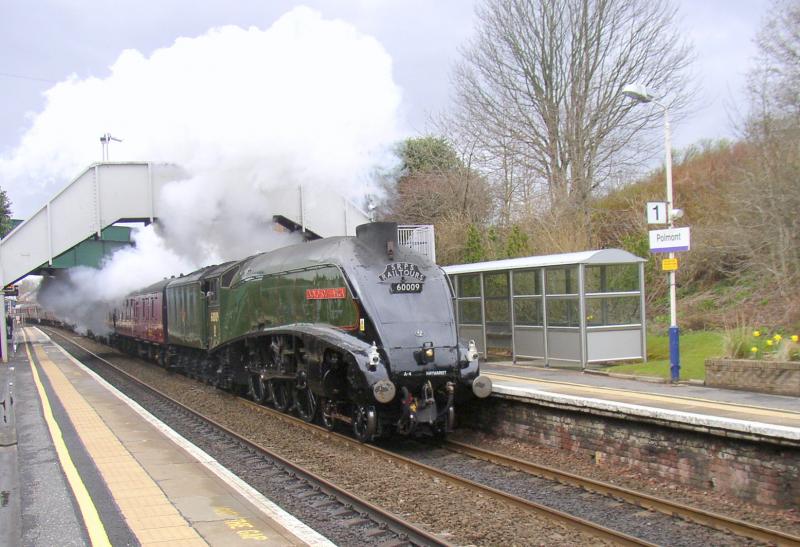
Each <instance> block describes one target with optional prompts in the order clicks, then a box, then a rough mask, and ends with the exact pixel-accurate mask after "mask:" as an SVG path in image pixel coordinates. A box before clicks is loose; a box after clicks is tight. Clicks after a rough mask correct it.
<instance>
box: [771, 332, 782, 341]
mask: <svg viewBox="0 0 800 547" xmlns="http://www.w3.org/2000/svg"><path fill="white" fill-rule="evenodd" d="M773 338H774V339H775V341H776V342H780V341H781V340H783V336H781V335H780V334H776V335H775V336H773Z"/></svg>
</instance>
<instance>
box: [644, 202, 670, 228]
mask: <svg viewBox="0 0 800 547" xmlns="http://www.w3.org/2000/svg"><path fill="white" fill-rule="evenodd" d="M647 223H648V224H666V223H667V204H666V203H665V202H663V201H648V202H647Z"/></svg>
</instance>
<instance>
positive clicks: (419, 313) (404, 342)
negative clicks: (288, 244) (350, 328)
mask: <svg viewBox="0 0 800 547" xmlns="http://www.w3.org/2000/svg"><path fill="white" fill-rule="evenodd" d="M356 233H357V236H356V252H355V253H354V259H355V264H353V267H352V269H348V268H346V271H347V273H348V274H350V279H351V281H352V282H354V284H356V285H357V288H356V290H357V292H358V295H359V297H360V300H361V304H362V306H363V307H364V310H365V312H366V314H367V315H368V316H370V317H371V318H372V322H373V323H374V328H375V331H376V333H377V337H378V338H379V340H378V341H377V343H376V346H375V349H376V351H377V353H378V355H379V356H380V359H381V362H382V363H383V364H384V365H385V367H386V369H387V372H388V380H389V381H390V382H391V384H392V385H391V386H389V385H388V384H387V383H386V382H382V383H380V384H379V383H376V384H375V385H374V389H373V392H374V397H375V401H376V402H378V403H381V404H382V405H383V407H384V408H381V410H382V411H383V413H384V416H385V420H384V421H386V422H389V424H388V425H389V426H392V427H394V428H395V429H396V431H398V432H400V433H403V434H408V433H411V432H413V431H414V430H416V429H417V428H418V427H420V426H423V427H424V428H426V429H427V430H428V431H429V432H432V433H434V434H444V433H446V432H447V431H450V430H451V429H452V428H453V426H454V417H455V409H454V403H455V401H456V400H457V399H461V400H464V399H466V398H468V397H469V395H470V393H469V392H470V391H472V393H473V394H474V395H476V396H478V397H486V396H488V394H489V393H490V392H491V382H490V380H489V379H488V378H486V377H483V376H480V377H479V366H478V353H477V351H476V350H475V348H474V344H473V345H472V346H471V347H470V346H464V345H463V344H459V341H458V337H457V332H456V324H455V317H454V312H453V305H452V290H451V287H450V284H449V281H448V279H447V276H446V274H445V273H444V272H443V271H442V270H441V268H439V267H438V266H436V265H435V264H434V263H433V262H431V261H430V260H428V259H427V258H426V257H424V256H422V255H419V254H417V253H415V252H413V251H411V250H410V249H407V248H405V247H400V246H399V245H397V225H396V224H394V223H373V224H366V225H362V226H359V227H358V228H357V232H356ZM395 386H400V387H399V388H396V387H395ZM390 393H396V395H395V397H394V400H390V401H387V400H386V399H388V395H389V394H390ZM381 395H383V397H380V396H381ZM382 399H383V400H382ZM378 425H380V423H378Z"/></svg>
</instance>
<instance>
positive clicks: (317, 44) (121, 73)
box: [0, 7, 401, 328]
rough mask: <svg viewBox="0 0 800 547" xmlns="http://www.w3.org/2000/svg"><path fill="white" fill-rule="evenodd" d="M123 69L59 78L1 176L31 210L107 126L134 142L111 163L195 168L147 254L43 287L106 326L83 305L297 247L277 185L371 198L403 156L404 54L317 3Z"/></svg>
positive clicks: (59, 302) (173, 196)
mask: <svg viewBox="0 0 800 547" xmlns="http://www.w3.org/2000/svg"><path fill="white" fill-rule="evenodd" d="M110 70H111V74H110V75H109V76H108V77H107V78H102V79H101V78H94V77H92V78H87V79H83V80H81V79H78V78H77V77H74V76H73V77H71V78H70V79H68V80H67V81H65V82H61V83H59V84H57V85H55V86H54V87H53V88H51V89H50V90H49V91H48V92H47V93H46V99H47V103H46V107H45V109H44V111H42V112H41V113H39V114H38V115H36V116H35V117H34V118H33V119H32V126H31V128H30V129H29V130H28V131H27V133H26V134H25V135H24V136H23V138H22V140H21V142H20V144H19V146H18V147H17V148H16V149H14V150H13V151H12V152H11V153H10V154H9V155H8V156H5V157H2V158H0V179H2V180H4V181H6V183H5V186H6V187H7V188H9V190H11V192H10V193H11V197H12V200H13V201H14V202H15V204H16V205H17V207H19V206H20V205H22V207H23V208H24V207H26V204H29V203H30V202H31V200H33V199H36V198H38V201H40V202H41V200H42V199H43V196H47V195H51V194H52V193H53V192H54V190H55V189H56V188H57V187H58V186H59V185H63V184H64V182H65V181H67V180H69V179H70V178H71V177H74V176H75V175H76V174H77V173H78V172H79V171H80V170H81V169H83V168H84V167H85V166H86V165H88V164H89V163H91V162H92V161H96V160H97V158H98V157H99V155H100V145H99V141H98V138H99V136H100V135H102V134H103V133H105V132H107V131H110V132H111V133H112V135H114V136H115V137H119V138H122V139H123V142H121V143H111V145H110V157H111V159H112V160H115V159H116V160H122V159H124V160H151V161H165V162H171V163H177V164H179V165H181V166H183V167H184V168H185V169H186V170H187V171H188V172H189V173H190V174H191V176H190V178H188V179H187V180H183V181H178V182H175V183H172V184H170V185H169V186H167V187H166V188H165V190H164V191H163V192H162V195H161V196H160V197H159V199H161V200H162V207H161V209H162V210H165V211H166V214H164V215H162V217H161V218H160V219H159V221H160V222H159V223H158V225H155V226H149V227H147V228H143V229H140V230H138V232H137V233H136V234H135V240H136V248H134V249H125V250H123V251H119V252H117V253H116V254H114V255H113V257H112V258H111V259H110V260H109V261H108V262H107V263H106V264H105V265H104V267H103V268H102V269H101V270H94V269H89V268H78V269H74V270H71V271H70V275H69V277H68V278H67V279H66V280H64V281H65V282H64V283H58V284H51V286H50V287H46V286H43V287H42V290H41V291H40V296H41V298H40V300H44V301H45V302H43V303H44V304H46V305H47V306H48V307H50V308H51V309H53V310H54V311H55V312H56V313H57V314H59V315H61V316H62V317H69V318H70V319H72V320H73V321H77V322H78V323H82V324H84V325H96V324H98V322H99V321H98V320H97V319H96V318H95V319H94V320H93V319H91V318H89V317H87V316H88V315H90V314H87V313H85V312H84V310H93V309H100V308H101V306H99V303H100V302H108V301H114V300H116V299H119V298H120V297H121V296H123V295H124V294H126V293H128V292H130V291H131V290H134V289H136V288H139V287H142V286H145V285H147V284H149V283H152V282H155V281H157V280H159V279H161V278H163V277H165V276H168V275H174V274H177V273H181V272H184V273H185V272H188V271H190V270H192V269H194V268H196V267H199V266H201V265H206V264H210V263H218V262H220V261H222V260H227V259H231V258H241V257H243V256H246V255H247V254H251V253H253V252H257V251H265V250H269V249H271V248H275V247H278V246H282V245H285V244H287V243H291V242H292V241H290V240H286V239H283V238H282V237H281V236H280V235H279V234H277V233H276V232H275V231H274V229H273V227H272V226H271V223H270V217H269V216H268V215H265V212H268V211H269V210H270V208H269V203H268V200H267V197H266V193H267V192H268V190H269V189H271V188H278V187H281V186H284V185H296V184H300V183H302V184H303V185H304V187H306V188H316V189H317V190H320V191H321V190H322V189H323V188H324V189H327V190H332V191H335V192H337V193H339V194H341V195H343V196H345V197H348V198H350V199H358V197H359V196H363V195H364V194H365V193H368V192H376V191H377V188H376V186H375V185H374V183H373V174H374V173H375V172H376V170H386V169H388V167H389V166H390V165H391V164H393V163H394V162H396V161H397V160H396V158H394V157H393V155H392V153H391V147H392V144H393V143H394V142H396V141H397V140H398V139H399V138H400V137H401V132H400V130H399V128H398V109H399V106H400V97H401V93H400V89H399V88H398V86H397V85H396V84H395V83H394V81H393V79H392V63H391V58H390V57H389V55H388V54H387V53H386V51H385V50H384V48H383V47H382V46H381V45H380V44H379V43H378V42H377V41H376V40H375V39H374V38H372V37H369V36H366V35H364V34H361V33H360V32H359V31H358V30H357V29H355V28H354V27H353V26H352V25H350V24H349V23H347V22H344V21H341V20H326V19H324V18H323V17H322V16H321V14H320V13H318V12H316V11H314V10H311V9H309V8H305V7H300V8H296V9H293V10H292V11H290V12H288V13H286V14H285V15H284V16H282V17H281V18H280V19H278V20H277V21H276V22H275V23H274V24H273V25H272V26H271V27H270V28H269V29H267V30H261V29H258V28H254V27H251V28H248V29H242V28H239V27H234V26H226V27H220V28H215V29H212V30H210V31H208V32H207V33H206V34H204V35H203V36H199V37H196V38H179V39H177V40H176V41H175V43H174V44H173V45H172V46H171V47H168V48H164V49H159V50H156V51H155V52H153V53H152V55H150V56H149V57H145V56H144V55H142V54H141V53H140V52H138V51H135V50H126V51H124V52H122V54H121V55H120V56H119V58H118V59H117V61H116V62H115V63H114V64H113V65H112V66H111V67H110ZM22 188H25V190H22ZM27 206H28V207H30V205H27ZM283 237H288V236H286V235H284V236H283ZM95 328H96V327H95Z"/></svg>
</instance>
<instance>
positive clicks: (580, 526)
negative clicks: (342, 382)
mask: <svg viewBox="0 0 800 547" xmlns="http://www.w3.org/2000/svg"><path fill="white" fill-rule="evenodd" d="M58 334H59V335H60V336H61V337H62V338H65V339H67V338H66V337H65V336H64V335H62V334H60V333H58ZM67 340H69V339H67ZM69 341H70V342H71V343H72V344H74V345H76V346H78V347H80V348H81V349H82V350H83V351H85V352H87V353H89V354H90V355H93V356H94V357H96V358H97V359H100V360H102V361H103V362H105V363H108V364H109V365H110V366H111V367H113V368H114V369H115V370H119V371H120V372H121V373H122V374H124V375H125V376H127V377H130V378H132V379H133V380H134V381H135V382H137V383H139V384H141V385H144V386H145V387H147V388H148V389H150V390H152V391H154V392H157V393H158V394H159V395H160V396H162V397H165V398H167V399H169V400H172V401H174V399H172V398H171V397H169V396H168V395H166V394H163V393H161V392H160V391H158V390H157V389H156V388H153V387H150V386H147V385H146V384H144V383H143V382H142V381H140V380H138V379H136V378H134V377H133V376H131V375H130V374H128V373H127V372H125V371H122V370H120V369H118V368H117V367H116V366H115V365H113V364H112V363H109V362H108V361H107V360H105V359H103V358H102V357H99V356H97V355H96V354H94V353H93V352H92V351H91V350H88V349H86V348H84V347H83V346H81V345H80V344H78V343H77V342H74V341H71V340H69ZM241 401H243V402H244V403H245V404H247V405H248V406H251V407H252V408H254V409H256V410H257V411H259V412H263V413H266V414H269V415H271V416H275V417H277V418H279V419H281V420H283V421H285V422H288V423H291V424H293V425H298V426H300V427H302V428H305V429H309V430H311V431H313V432H315V433H317V434H319V435H322V436H323V438H326V439H329V440H330V439H332V440H337V441H340V442H342V443H345V444H347V445H348V446H353V447H355V448H356V449H359V450H364V451H367V452H372V453H373V454H376V455H379V456H382V457H383V458H384V459H387V460H389V461H390V462H393V463H401V464H404V465H407V466H409V467H412V468H415V469H418V470H421V471H422V472H424V473H427V474H428V475H432V476H434V477H437V478H439V479H443V480H446V481H448V482H450V483H451V484H455V485H458V486H461V487H463V488H467V489H469V490H472V491H475V492H479V493H481V494H483V495H486V496H488V497H491V498H494V499H497V500H500V501H503V502H506V503H508V504H510V505H513V506H516V507H518V508H521V509H523V510H525V511H528V512H532V513H537V514H539V515H541V516H544V517H545V518H548V519H550V520H554V521H558V522H561V523H563V524H565V525H566V526H568V527H569V528H572V529H574V530H580V531H583V532H585V533H588V534H590V535H592V536H594V537H599V538H602V539H606V540H608V541H611V542H613V543H615V544H617V545H626V546H645V547H655V544H653V543H650V542H648V541H645V540H642V539H640V538H637V537H634V536H631V535H628V534H625V533H622V532H619V531H616V530H613V529H611V528H607V527H605V526H602V525H600V524H597V523H594V522H591V521H588V520H585V519H582V518H580V517H576V516H574V515H570V514H569V513H565V512H563V511H559V510H557V509H553V508H552V507H548V506H546V505H543V504H540V503H536V502H533V501H530V500H526V499H524V498H521V497H519V496H515V495H513V494H509V493H507V492H503V491H502V490H498V489H496V488H492V487H490V486H485V485H483V484H480V483H477V482H474V481H471V480H469V479H465V478H463V477H459V476H457V475H454V474H452V473H448V472H447V471H442V470H441V469H436V468H435V467H432V466H429V465H426V464H423V463H420V462H417V461H415V460H412V459H410V458H406V457H404V456H400V455H398V454H394V453H392V452H390V451H388V450H384V449H382V448H379V447H377V446H374V445H371V444H365V443H361V442H359V441H357V440H355V439H352V438H350V437H347V436H345V435H342V434H339V433H335V432H332V431H328V430H327V429H325V428H323V427H321V426H318V425H315V424H312V423H309V422H306V421H304V420H301V419H299V418H296V417H294V416H290V415H288V414H285V413H283V412H280V411H278V410H275V409H272V408H269V407H267V406H264V405H261V404H258V403H255V402H253V401H251V400H249V399H245V398H241ZM175 403H176V404H178V405H180V406H181V407H182V408H186V407H184V406H183V405H181V403H179V402H177V401H175ZM187 410H188V411H189V412H191V413H193V414H196V415H198V416H199V417H200V418H201V419H203V420H206V421H208V422H209V423H212V424H214V425H215V427H220V428H221V429H223V430H224V431H226V432H230V430H229V429H227V428H226V427H225V426H222V425H220V424H216V422H214V421H213V420H211V419H210V418H206V417H204V416H202V415H200V414H198V413H196V412H195V411H193V410H191V409H188V408H187ZM230 434H232V435H233V436H235V437H237V438H238V439H242V442H244V443H246V444H248V445H253V446H254V447H255V448H256V449H258V450H260V451H265V452H268V453H269V454H272V452H270V451H269V450H268V449H265V448H263V447H260V446H259V445H255V444H253V443H252V442H251V441H249V440H247V439H245V438H243V437H241V436H240V435H238V434H236V433H234V432H230ZM270 457H273V456H272V455H270ZM274 457H275V459H276V460H279V461H285V460H283V458H281V457H280V456H278V455H277V454H275V455H274ZM287 465H289V466H292V467H296V466H294V464H291V463H288V462H287ZM305 472H306V473H309V474H310V475H311V476H314V477H316V475H314V474H313V473H311V472H310V471H305ZM317 479H318V480H319V481H320V482H321V483H322V482H323V481H324V482H327V481H325V479H322V478H321V477H317ZM327 484H329V485H330V487H331V488H336V486H335V485H333V484H332V483H327ZM347 495H349V496H353V497H354V498H355V496H354V495H353V494H350V493H349V492H348V493H347ZM355 499H358V498H355ZM362 502H363V503H364V506H365V507H375V506H372V505H371V504H370V503H369V502H366V501H364V500H362ZM376 509H377V510H378V511H381V512H383V513H386V512H385V511H383V510H382V509H380V508H377V507H376ZM386 514H387V515H389V516H390V517H391V518H393V519H398V517H395V516H394V515H393V514H391V513H386ZM398 520H400V519H398ZM401 522H404V521H402V520H401ZM411 526H413V525H411ZM417 530H419V529H417ZM419 532H420V533H421V534H425V536H426V537H429V538H431V544H434V545H447V544H446V543H443V542H442V540H440V539H439V538H436V537H435V536H431V535H430V534H428V533H427V532H424V531H422V530H419Z"/></svg>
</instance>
